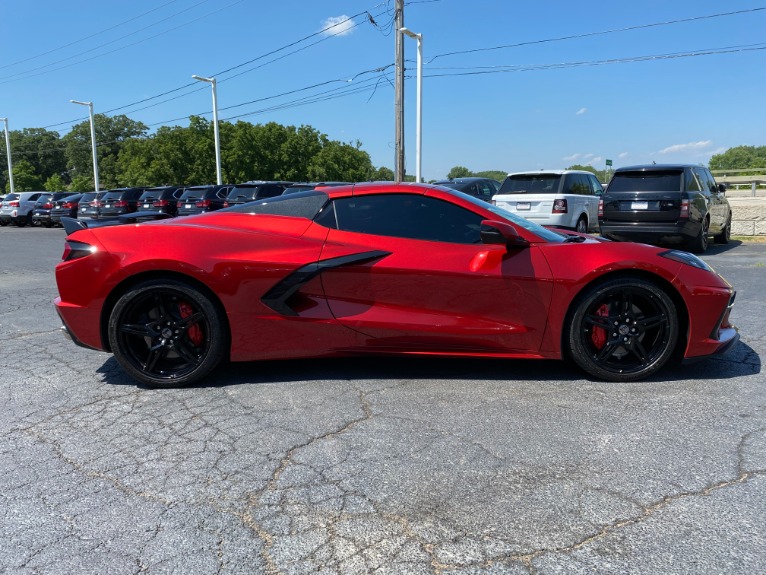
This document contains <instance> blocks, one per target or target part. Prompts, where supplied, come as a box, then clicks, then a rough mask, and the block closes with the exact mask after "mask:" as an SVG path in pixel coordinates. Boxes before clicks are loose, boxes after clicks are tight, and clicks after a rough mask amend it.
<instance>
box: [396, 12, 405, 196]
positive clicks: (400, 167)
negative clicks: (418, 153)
mask: <svg viewBox="0 0 766 575" xmlns="http://www.w3.org/2000/svg"><path fill="white" fill-rule="evenodd" d="M402 28H404V0H396V24H395V25H394V30H396V34H394V38H396V56H395V64H396V72H395V76H396V78H395V80H396V81H395V82H394V91H395V92H396V95H395V97H394V98H395V104H394V107H395V115H396V120H395V127H396V129H395V143H394V144H395V147H396V157H395V158H394V180H395V181H396V182H403V181H404V171H405V170H404V38H403V37H402V34H400V33H399V30H401V29H402Z"/></svg>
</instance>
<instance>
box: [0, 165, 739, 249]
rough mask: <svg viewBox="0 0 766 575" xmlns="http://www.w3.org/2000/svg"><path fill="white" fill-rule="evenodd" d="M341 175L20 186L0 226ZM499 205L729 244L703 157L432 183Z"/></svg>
mask: <svg viewBox="0 0 766 575" xmlns="http://www.w3.org/2000/svg"><path fill="white" fill-rule="evenodd" d="M345 183H346V182H323V183H294V182H283V181H257V182H255V181H253V182H245V183H242V184H235V185H205V186H190V187H182V186H159V187H154V188H120V189H116V190H108V191H105V192H98V193H96V192H86V193H84V194H72V193H69V192H53V193H51V192H21V193H20V194H9V195H8V196H6V198H5V200H4V201H3V202H2V204H1V205H0V225H3V226H4V225H7V224H9V223H13V224H15V225H18V226H24V225H27V224H28V223H38V224H40V225H43V226H47V227H50V226H52V225H55V224H57V223H59V222H60V220H61V218H62V217H77V218H81V219H97V218H110V217H115V216H120V215H123V214H126V213H131V212H137V211H140V212H154V213H161V214H166V215H168V216H173V217H175V216H186V215H192V214H199V213H203V212H209V211H213V210H217V209H221V208H225V207H229V206H233V205H237V204H242V203H245V202H251V201H254V200H259V199H263V198H270V197H274V196H278V195H282V194H285V193H293V192H299V191H303V190H307V189H312V188H315V187H320V186H332V185H343V184H345ZM434 183H435V184H437V185H441V186H446V187H450V188H453V189H456V190H459V191H462V192H465V193H467V194H469V195H472V196H474V197H476V198H479V199H481V200H484V201H487V202H490V203H492V204H494V205H497V206H500V207H502V208H504V209H506V210H508V211H510V212H514V213H516V214H518V215H520V216H523V217H525V218H526V219H529V220H531V221H534V222H536V223H539V224H541V225H544V226H548V227H553V228H562V229H568V230H574V231H576V232H579V233H589V232H590V233H600V234H601V235H602V236H603V237H606V238H609V239H612V240H617V241H640V242H645V243H657V244H665V243H668V244H681V245H682V246H683V247H684V248H685V249H688V250H689V251H693V252H697V253H702V252H704V251H705V250H706V249H707V247H708V242H709V239H710V238H711V237H712V238H713V239H714V240H715V241H716V242H717V243H727V242H728V241H729V238H730V236H731V221H732V214H731V207H730V205H729V202H728V200H727V199H726V197H725V192H726V188H725V187H724V186H723V185H719V184H716V182H715V179H714V178H713V175H712V174H711V173H710V171H709V170H708V169H707V168H705V167H703V166H696V165H686V164H677V165H654V164H652V165H644V166H632V167H626V168H620V169H618V170H616V171H615V172H614V174H613V176H612V179H611V180H610V182H609V185H608V186H607V187H606V189H604V186H603V185H602V184H601V183H600V182H599V181H598V179H597V178H596V176H595V175H593V174H592V173H591V172H587V171H580V170H539V171H528V172H516V173H511V174H508V176H507V177H506V178H505V180H504V181H503V182H502V183H500V182H498V181H496V180H492V179H488V178H457V179H452V180H441V181H437V182H434Z"/></svg>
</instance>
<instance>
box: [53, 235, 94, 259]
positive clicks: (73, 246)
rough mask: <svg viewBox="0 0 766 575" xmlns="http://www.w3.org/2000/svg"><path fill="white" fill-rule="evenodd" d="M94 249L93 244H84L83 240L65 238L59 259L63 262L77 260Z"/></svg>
mask: <svg viewBox="0 0 766 575" xmlns="http://www.w3.org/2000/svg"><path fill="white" fill-rule="evenodd" d="M95 251H96V248H95V246H92V245H90V244H86V243H84V242H76V241H74V240H67V241H66V243H65V244H64V254H63V255H62V256H61V259H62V260H63V261H65V262H69V261H72V260H77V259H80V258H84V257H85V256H89V255H90V254H92V253H94V252H95Z"/></svg>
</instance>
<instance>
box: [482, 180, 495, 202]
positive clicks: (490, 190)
mask: <svg viewBox="0 0 766 575" xmlns="http://www.w3.org/2000/svg"><path fill="white" fill-rule="evenodd" d="M478 186H479V196H478V197H480V198H481V199H482V200H488V199H490V198H491V197H492V194H494V193H495V188H494V186H491V185H490V184H489V183H487V182H479V184H478Z"/></svg>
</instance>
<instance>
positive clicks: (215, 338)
mask: <svg viewBox="0 0 766 575" xmlns="http://www.w3.org/2000/svg"><path fill="white" fill-rule="evenodd" d="M222 317H223V313H222V312H221V311H219V308H218V306H217V305H216V304H215V303H214V302H212V301H211V300H210V298H209V297H208V296H207V295H205V294H204V293H202V292H200V291H199V290H197V289H196V288H193V287H191V286H190V285H187V284H185V283H183V282H180V281H176V280H151V281H146V282H143V283H141V284H139V285H137V286H135V287H133V288H131V289H130V290H129V291H127V292H126V293H125V294H124V295H123V296H122V297H121V298H120V299H119V300H118V301H117V304H116V305H115V306H114V309H113V310H112V314H111V316H110V318H109V325H108V334H109V344H110V346H111V348H112V353H114V357H115V358H116V359H117V361H118V362H119V363H120V365H121V366H122V367H123V369H124V370H125V371H126V372H127V373H128V374H129V375H130V376H131V377H133V378H134V379H136V380H138V381H140V382H142V383H145V384H146V385H148V386H150V387H180V386H183V385H188V384H190V383H193V382H195V381H198V380H200V379H201V378H203V377H204V376H206V375H207V374H208V373H210V371H212V370H213V369H214V368H215V367H216V366H217V365H218V364H219V363H220V362H221V360H222V359H223V358H224V356H225V355H226V353H227V347H228V330H227V329H226V327H225V325H224V322H223V320H222Z"/></svg>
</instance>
